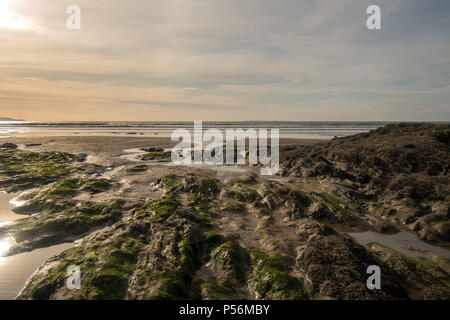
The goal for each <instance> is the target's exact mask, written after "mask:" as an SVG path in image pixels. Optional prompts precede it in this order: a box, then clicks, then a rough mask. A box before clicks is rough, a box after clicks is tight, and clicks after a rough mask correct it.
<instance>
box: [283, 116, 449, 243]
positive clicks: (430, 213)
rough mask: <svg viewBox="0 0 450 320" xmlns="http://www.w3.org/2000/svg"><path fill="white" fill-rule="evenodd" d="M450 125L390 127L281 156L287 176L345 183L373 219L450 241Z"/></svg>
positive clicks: (350, 195)
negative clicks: (369, 211)
mask: <svg viewBox="0 0 450 320" xmlns="http://www.w3.org/2000/svg"><path fill="white" fill-rule="evenodd" d="M449 132H450V126H449V125H444V124H442V125H437V124H390V125H387V126H385V127H383V128H379V129H376V130H373V131H371V132H369V133H363V134H358V135H355V136H350V137H344V138H339V139H333V140H331V141H328V142H324V143H319V144H316V145H307V146H299V147H296V148H289V150H285V151H284V152H282V159H281V168H282V171H283V175H291V176H297V177H305V178H311V179H321V180H322V181H329V182H332V183H338V184H339V183H341V184H343V185H345V186H346V188H340V189H341V192H344V195H345V196H347V197H348V198H350V199H351V200H353V201H356V202H360V203H363V204H364V205H365V206H366V207H368V208H369V209H371V214H373V215H375V216H379V217H381V218H382V219H385V220H387V221H389V222H392V223H395V224H404V225H407V226H408V227H409V228H410V229H411V230H413V231H415V232H417V233H418V235H419V236H420V237H421V238H422V239H425V240H428V241H433V242H439V241H448V239H449V232H448V231H449V229H448V226H447V221H448V219H449V217H450V214H449V211H448V206H447V208H441V207H439V208H437V207H436V204H437V203H449V202H450V183H449V181H450V179H449V170H450V145H449V143H448V139H447V138H448V134H449Z"/></svg>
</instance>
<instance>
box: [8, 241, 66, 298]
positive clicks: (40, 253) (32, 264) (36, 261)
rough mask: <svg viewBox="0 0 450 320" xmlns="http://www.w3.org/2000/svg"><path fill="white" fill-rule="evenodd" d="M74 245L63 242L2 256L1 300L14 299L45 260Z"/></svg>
mask: <svg viewBox="0 0 450 320" xmlns="http://www.w3.org/2000/svg"><path fill="white" fill-rule="evenodd" d="M72 247H73V243H63V244H59V245H56V246H52V247H48V248H42V249H36V250H33V251H31V252H25V253H20V254H17V255H14V256H11V257H0V300H11V299H14V298H15V297H16V296H17V295H18V294H19V292H20V290H22V288H23V287H24V285H25V282H26V281H27V279H28V278H29V277H30V276H31V275H32V274H33V272H34V271H35V270H37V269H38V268H39V267H40V266H41V265H42V264H43V263H44V262H45V261H47V260H48V259H50V258H51V257H53V256H55V255H57V254H59V253H61V252H63V251H64V250H67V249H69V248H72Z"/></svg>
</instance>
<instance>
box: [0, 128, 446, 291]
mask: <svg viewBox="0 0 450 320" xmlns="http://www.w3.org/2000/svg"><path fill="white" fill-rule="evenodd" d="M387 128H388V129H387V131H386V130H385V129H383V128H381V129H377V130H374V131H373V132H370V133H369V134H365V133H363V134H359V135H357V136H350V137H344V138H339V139H333V140H323V139H321V140H311V139H281V140H280V154H281V170H280V174H279V175H276V176H272V177H262V176H260V175H259V170H258V166H252V167H249V166H247V165H231V166H230V165H228V166H218V165H215V166H207V165H192V166H179V165H174V164H172V163H171V161H170V156H169V157H168V156H167V154H166V153H165V152H163V151H161V150H170V148H171V147H173V145H174V143H172V142H171V141H170V139H169V138H167V137H147V136H144V137H142V136H135V135H130V136H114V135H107V136H92V135H66V136H47V135H44V136H39V135H35V134H34V135H31V136H20V137H9V138H7V139H3V140H4V142H5V143H6V142H8V143H12V144H14V145H16V147H14V148H12V147H11V148H3V149H1V150H0V152H1V166H2V167H1V168H0V169H1V177H2V178H1V181H0V186H1V187H2V188H3V190H4V191H5V192H8V193H9V194H6V193H5V194H3V195H2V198H0V200H1V205H2V211H1V214H0V222H5V223H4V224H3V225H0V241H2V242H1V243H2V253H3V257H2V258H1V259H2V260H0V270H3V269H4V270H6V271H5V272H0V274H2V276H1V277H0V292H1V293H2V295H1V297H3V298H8V299H12V298H14V297H16V295H18V294H19V290H18V288H20V289H22V288H23V290H22V291H21V292H20V295H19V296H18V298H20V299H69V298H70V299H72V298H75V299H216V298H220V297H223V298H230V299H392V298H395V299H405V298H411V299H422V298H431V299H434V298H444V299H448V298H449V295H448V294H449V291H448V281H449V276H448V272H449V267H448V266H449V260H448V259H449V257H450V256H449V254H448V252H449V251H448V250H447V249H446V248H449V239H448V229H445V228H447V227H448V217H447V214H448V196H449V194H448V193H447V191H448V179H447V178H448V177H447V174H448V171H447V170H448V167H445V165H446V164H445V163H447V162H446V161H448V151H443V150H445V149H442V147H439V143H441V144H442V143H443V142H441V141H440V140H439V139H440V138H439V137H440V136H439V135H437V137H438V138H437V139H438V140H436V141H434V142H432V144H430V143H431V142H430V141H431V140H430V139H435V138H433V137H436V134H435V133H436V132H437V133H441V135H443V137H444V138H443V139H444V140H445V139H446V138H445V137H446V136H445V135H446V134H447V133H446V132H448V131H445V130H448V126H445V125H442V126H438V125H430V126H429V127H427V126H424V127H420V126H419V127H413V126H411V127H402V126H395V125H391V127H387ZM383 130H385V131H383ZM421 130H422V132H423V133H422V135H421V138H420V139H418V138H417V137H415V136H416V135H418V133H417V132H420V131H421ZM383 139H384V140H383ZM386 139H387V140H386ZM422 140H423V141H422ZM386 141H390V142H389V144H386ZM410 141H414V143H415V145H414V147H412V146H408V143H409V142H410ZM397 144H400V145H401V146H406V147H405V148H406V150H407V151H408V152H410V151H411V150H415V152H420V153H421V154H422V153H423V150H421V148H425V146H427V148H431V147H433V148H434V145H436V148H440V150H441V151H440V152H441V153H442V152H443V154H444V155H445V156H444V157H442V154H441V156H440V161H441V162H440V164H441V169H439V168H437V169H433V170H435V171H436V170H437V171H436V172H435V171H433V172H431V173H430V171H429V170H432V168H434V167H432V164H433V163H434V162H433V159H427V160H424V159H422V160H421V161H422V163H427V164H430V166H428V165H425V167H424V168H419V169H418V168H413V169H411V170H414V175H415V176H417V177H418V179H427V180H418V182H417V183H419V184H422V183H423V184H425V183H426V182H423V181H429V180H430V179H433V183H434V184H436V185H438V184H440V185H441V189H440V190H441V191H440V194H439V195H436V194H429V193H427V192H426V191H423V192H424V193H423V194H421V195H420V196H417V195H416V194H414V193H410V194H406V193H405V192H406V191H402V190H406V189H401V188H403V187H398V186H397V187H396V188H400V189H398V190H397V189H396V190H395V191H394V184H385V185H382V184H380V183H379V182H377V183H376V184H373V183H372V181H373V180H372V179H369V180H367V178H364V176H363V173H370V174H371V175H372V178H374V177H376V176H377V174H378V173H377V171H376V170H378V169H377V168H378V167H377V166H379V165H380V164H379V162H380V161H381V160H376V161H378V162H374V163H373V165H371V166H370V169H364V167H362V166H361V167H358V165H355V164H354V163H353V162H351V161H353V160H352V159H353V158H352V157H355V156H358V157H372V156H374V154H377V153H373V151H370V150H379V151H378V152H379V153H378V156H379V157H383V153H385V154H386V157H388V156H389V157H390V156H391V153H390V152H391V151H389V150H386V148H389V147H392V148H394V147H395V146H396V145H397ZM444 144H445V142H444ZM142 148H144V149H149V148H150V149H151V148H155V149H154V150H159V151H153V152H149V151H145V150H143V149H142ZM355 148H356V149H355ZM365 148H366V149H367V151H365ZM447 148H448V146H447ZM369 149H370V150H369ZM418 150H420V151H418ZM344 153H345V154H344ZM149 154H151V156H150V157H148V155H149ZM143 155H147V157H142V156H143ZM437 156H438V155H437ZM339 157H344V158H345V159H346V160H345V161H348V164H347V165H346V163H345V161H344V160H342V159H344V158H342V159H340V158H339ZM314 159H315V160H314ZM379 159H381V158H379ZM385 159H387V158H385ZM311 160H314V161H312V162H311ZM366 160H367V159H366ZM334 161H335V162H334ZM371 161H373V160H367V161H366V162H367V163H371ZM384 161H386V160H384ZM395 161H398V162H399V163H400V161H401V159H400V158H398V157H397V159H396V160H395ZM395 161H394V162H395ZM350 163H351V165H350ZM392 165H395V163H394V164H392ZM400 165H401V166H402V168H404V166H403V165H402V164H400ZM382 166H385V165H384V164H382ZM358 168H360V169H361V171H358V170H359V169H358ZM383 168H384V169H383V170H384V171H385V172H387V170H388V169H387V168H386V167H383ZM370 170H373V172H371V171H370ZM389 170H391V169H389ZM395 170H399V169H392V170H391V172H392V174H391V175H390V176H386V178H385V179H386V181H390V180H392V181H398V179H399V177H400V176H401V173H400V172H397V171H395ZM402 170H403V169H402ZM427 170H428V171H427ZM380 172H381V171H380ZM421 172H423V173H421ZM364 179H366V180H367V181H365V180H364ZM402 183H403V184H404V185H405V188H410V187H409V185H408V183H409V184H410V183H411V182H402ZM427 183H429V182H427ZM397 184H398V183H397ZM399 190H400V191H399ZM408 190H409V189H408ZM416 196H417V197H418V198H414V197H416ZM3 198H4V199H3ZM12 199H15V201H14V202H13V203H12V204H11V203H10V202H11V200H12ZM13 204H14V205H13ZM425 208H429V209H425ZM12 211H14V212H15V213H13V212H12ZM19 214H20V215H19ZM14 215H15V216H14ZM352 235H354V236H352ZM74 242H75V244H76V245H75V246H74ZM70 248H72V249H70ZM67 249H68V250H67ZM42 250H45V252H44V251H42ZM40 252H42V253H40ZM30 257H33V258H30ZM30 259H31V260H33V263H30V261H31V260H30ZM20 261H22V263H23V265H24V266H26V267H24V268H15V267H13V266H14V265H17V264H18V263H19V264H20V263H21V262H20ZM325 261H333V262H332V263H325ZM374 263H377V264H379V265H382V266H383V268H384V269H383V270H385V274H387V276H386V280H385V281H387V283H388V285H386V286H385V289H383V290H377V291H375V292H374V291H369V290H366V288H365V280H364V275H365V269H366V268H367V266H368V265H371V264H374ZM71 265H76V266H79V267H80V268H81V269H82V270H83V278H82V280H81V283H82V286H81V289H80V290H75V291H74V290H69V289H68V288H67V286H66V283H65V281H66V279H67V277H68V275H67V273H66V271H67V268H68V267H69V266H71ZM398 265H401V266H402V267H401V268H403V269H402V270H399V269H398ZM38 266H40V268H39V269H38V270H36V272H35V273H34V274H33V275H32V273H33V271H34V270H35V269H36V268H37V267H38ZM1 268H3V269H1ZM343 270H349V271H351V272H350V273H348V272H347V273H345V272H344V271H343ZM411 270H420V272H419V271H417V272H416V271H411ZM405 272H406V273H405ZM408 272H409V273H408ZM411 272H413V274H414V277H413V276H412V275H411ZM422 272H426V274H427V276H426V278H421V276H420V274H422ZM8 273H9V274H8ZM12 274H14V277H13V278H14V279H15V280H14V281H10V280H8V281H7V280H6V279H7V278H8V277H10V276H11V275H12ZM405 274H407V275H408V276H407V278H405ZM30 276H32V277H31V278H29V277H30ZM2 277H3V278H5V279H3V278H2ZM8 279H9V278H8ZM27 279H28V281H27ZM26 281H27V283H26V284H25V282H26ZM413 281H416V287H415V288H414V290H411V288H408V286H405V283H409V282H413ZM349 287H351V288H353V289H352V290H348V288H349ZM111 288H114V289H113V290H111Z"/></svg>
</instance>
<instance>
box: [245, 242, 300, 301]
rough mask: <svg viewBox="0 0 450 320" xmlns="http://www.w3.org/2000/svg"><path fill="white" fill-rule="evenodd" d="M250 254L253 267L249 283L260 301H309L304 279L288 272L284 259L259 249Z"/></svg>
mask: <svg viewBox="0 0 450 320" xmlns="http://www.w3.org/2000/svg"><path fill="white" fill-rule="evenodd" d="M249 253H250V258H251V266H252V274H251V275H250V278H249V281H250V283H251V287H253V288H254V290H255V291H256V293H257V295H258V297H259V298H260V299H272V300H305V299H308V295H307V293H306V289H305V286H304V282H303V279H302V278H297V277H293V276H291V275H289V274H288V273H287V272H286V270H285V265H286V263H285V261H284V259H283V257H281V256H269V255H268V254H266V253H264V252H262V251H260V250H257V249H252V250H250V252H249Z"/></svg>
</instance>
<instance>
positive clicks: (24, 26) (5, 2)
mask: <svg viewBox="0 0 450 320" xmlns="http://www.w3.org/2000/svg"><path fill="white" fill-rule="evenodd" d="M12 2H13V1H12V0H2V1H1V2H0V28H4V29H10V30H34V31H38V29H39V27H38V26H37V25H36V24H35V23H33V22H32V21H31V20H29V19H27V18H25V17H24V16H22V15H21V14H20V13H17V12H14V11H12V10H11V9H10V6H11V4H12Z"/></svg>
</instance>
